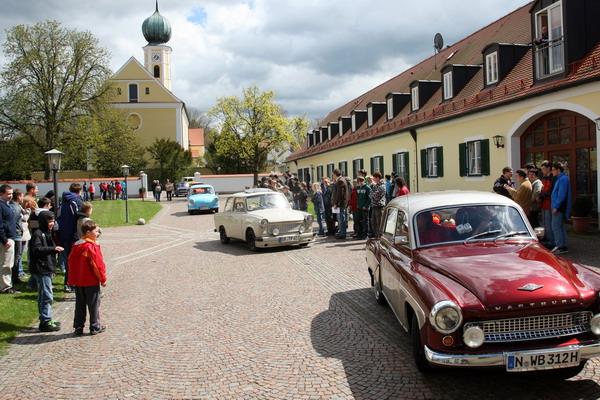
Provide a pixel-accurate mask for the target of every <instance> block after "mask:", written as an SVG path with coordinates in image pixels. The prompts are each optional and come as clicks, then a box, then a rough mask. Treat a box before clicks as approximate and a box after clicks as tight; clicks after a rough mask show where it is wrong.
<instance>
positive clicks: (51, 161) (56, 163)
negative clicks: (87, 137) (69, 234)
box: [44, 149, 65, 212]
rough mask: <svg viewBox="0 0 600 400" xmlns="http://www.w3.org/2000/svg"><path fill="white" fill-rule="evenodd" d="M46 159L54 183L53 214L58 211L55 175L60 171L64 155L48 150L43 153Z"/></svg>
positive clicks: (54, 150) (60, 152)
mask: <svg viewBox="0 0 600 400" xmlns="http://www.w3.org/2000/svg"><path fill="white" fill-rule="evenodd" d="M44 154H45V155H46V156H47V157H48V166H50V169H51V170H52V181H53V182H54V212H57V211H58V181H57V180H56V175H57V174H58V171H60V161H61V159H62V156H63V155H64V154H65V153H63V152H62V151H58V150H56V149H52V150H48V151H47V152H45V153H44Z"/></svg>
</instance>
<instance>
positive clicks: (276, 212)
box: [249, 208, 310, 223]
mask: <svg viewBox="0 0 600 400" xmlns="http://www.w3.org/2000/svg"><path fill="white" fill-rule="evenodd" d="M249 214H251V215H254V216H257V217H259V218H261V219H262V218H264V219H266V220H267V221H269V223H273V222H287V221H303V220H304V217H305V216H306V215H310V214H308V213H305V212H304V211H298V210H292V209H289V208H288V209H285V208H268V209H265V210H256V211H250V212H249Z"/></svg>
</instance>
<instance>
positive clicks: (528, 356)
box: [505, 350, 581, 372]
mask: <svg viewBox="0 0 600 400" xmlns="http://www.w3.org/2000/svg"><path fill="white" fill-rule="evenodd" d="M505 357H506V370H507V371H508V372H520V371H535V370H542V369H555V368H568V367H576V366H578V365H579V363H580V362H581V360H580V358H579V351H578V350H565V351H553V352H520V353H507V354H506V355H505Z"/></svg>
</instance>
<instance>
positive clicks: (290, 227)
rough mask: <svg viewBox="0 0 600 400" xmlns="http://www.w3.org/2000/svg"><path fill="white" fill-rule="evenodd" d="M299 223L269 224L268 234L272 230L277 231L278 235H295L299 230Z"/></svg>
mask: <svg viewBox="0 0 600 400" xmlns="http://www.w3.org/2000/svg"><path fill="white" fill-rule="evenodd" d="M301 225H302V223H301V222H279V223H276V224H269V228H268V229H269V233H273V229H274V228H277V229H279V234H283V233H296V232H298V231H299V230H300V226H301Z"/></svg>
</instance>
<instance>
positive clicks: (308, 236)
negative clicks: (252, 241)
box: [256, 232, 315, 247]
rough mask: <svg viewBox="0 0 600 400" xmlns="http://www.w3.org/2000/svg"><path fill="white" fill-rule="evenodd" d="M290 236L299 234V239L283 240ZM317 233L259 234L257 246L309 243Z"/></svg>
mask: <svg viewBox="0 0 600 400" xmlns="http://www.w3.org/2000/svg"><path fill="white" fill-rule="evenodd" d="M288 236H298V240H287V241H281V240H282V238H285V237H288ZM314 236H315V234H314V233H313V232H305V233H299V234H298V235H279V236H259V237H257V238H256V246H258V247H270V246H288V245H295V244H301V243H307V242H311V241H313V238H314Z"/></svg>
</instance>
